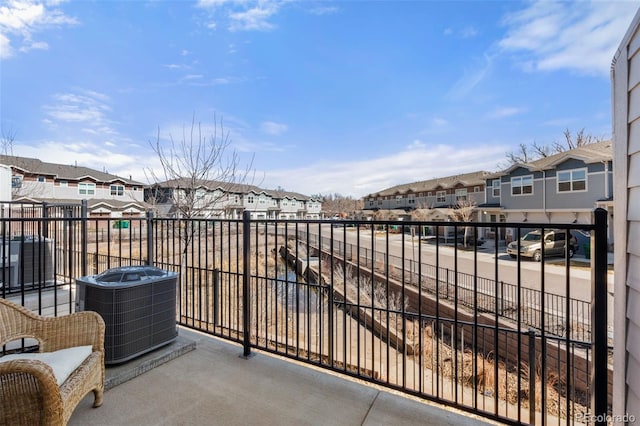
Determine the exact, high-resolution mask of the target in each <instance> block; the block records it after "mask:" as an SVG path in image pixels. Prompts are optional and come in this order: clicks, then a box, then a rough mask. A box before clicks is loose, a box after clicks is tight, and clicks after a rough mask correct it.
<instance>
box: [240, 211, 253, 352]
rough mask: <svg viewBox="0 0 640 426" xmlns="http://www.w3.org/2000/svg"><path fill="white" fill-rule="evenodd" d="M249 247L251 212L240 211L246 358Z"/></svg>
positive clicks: (243, 341) (243, 327)
mask: <svg viewBox="0 0 640 426" xmlns="http://www.w3.org/2000/svg"><path fill="white" fill-rule="evenodd" d="M250 249H251V212H250V211H249V210H245V211H244V212H242V330H243V333H242V334H243V339H242V346H243V351H242V356H243V357H245V358H248V357H249V356H250V355H251V339H250V337H251V335H250V328H251V309H250V308H251V298H250V297H249V296H250V295H249V291H250V290H249V289H250V287H251V286H250V285H249V277H250V272H251V269H250V268H249V260H250V259H251V256H250Z"/></svg>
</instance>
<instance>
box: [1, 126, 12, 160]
mask: <svg viewBox="0 0 640 426" xmlns="http://www.w3.org/2000/svg"><path fill="white" fill-rule="evenodd" d="M1 133H2V134H1V135H0V150H2V151H1V153H2V155H11V156H13V143H14V142H15V140H16V132H15V130H13V129H12V128H10V129H5V128H4V127H3V128H2V132H1Z"/></svg>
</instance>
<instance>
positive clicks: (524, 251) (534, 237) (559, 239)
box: [507, 229, 578, 262]
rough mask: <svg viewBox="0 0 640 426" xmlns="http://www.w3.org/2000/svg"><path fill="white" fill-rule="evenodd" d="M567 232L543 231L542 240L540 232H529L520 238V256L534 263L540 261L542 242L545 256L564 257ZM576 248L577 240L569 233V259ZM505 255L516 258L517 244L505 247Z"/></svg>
mask: <svg viewBox="0 0 640 426" xmlns="http://www.w3.org/2000/svg"><path fill="white" fill-rule="evenodd" d="M567 232H569V231H566V230H564V229H554V230H550V231H545V234H544V239H543V238H542V232H541V231H540V230H536V231H531V232H529V233H527V234H526V235H525V236H524V237H522V238H520V256H521V257H529V258H531V259H533V260H535V261H536V262H540V261H541V260H542V243H543V241H544V255H545V256H564V254H565V252H566V250H565V247H566V242H567ZM577 247H578V240H577V238H576V237H575V236H574V235H573V234H571V232H569V257H570V258H571V257H573V255H574V254H575V252H576V250H577ZM507 253H509V256H511V257H512V258H514V259H515V258H516V257H517V256H518V242H517V241H513V242H511V243H509V245H508V246H507Z"/></svg>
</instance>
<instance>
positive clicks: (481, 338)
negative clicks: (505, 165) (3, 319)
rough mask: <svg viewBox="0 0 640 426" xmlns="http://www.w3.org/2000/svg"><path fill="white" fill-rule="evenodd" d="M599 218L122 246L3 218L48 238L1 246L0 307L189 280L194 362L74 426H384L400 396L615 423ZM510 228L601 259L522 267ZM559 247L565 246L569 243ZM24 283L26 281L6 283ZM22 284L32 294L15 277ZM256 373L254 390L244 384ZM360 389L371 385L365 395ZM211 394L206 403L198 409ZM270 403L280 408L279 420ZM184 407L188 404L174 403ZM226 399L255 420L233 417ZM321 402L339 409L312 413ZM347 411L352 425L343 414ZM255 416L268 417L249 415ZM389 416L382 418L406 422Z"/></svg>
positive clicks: (40, 221) (58, 303)
mask: <svg viewBox="0 0 640 426" xmlns="http://www.w3.org/2000/svg"><path fill="white" fill-rule="evenodd" d="M602 212H603V211H596V212H595V213H594V219H595V220H594V223H590V224H555V223H554V224H534V223H526V224H524V223H456V222H409V223H408V222H394V221H340V223H339V224H338V226H332V225H331V223H326V222H323V221H313V220H299V221H283V220H281V221H275V220H270V219H260V220H252V219H251V218H250V216H249V215H248V214H247V212H245V215H244V218H243V220H218V219H206V220H205V219H201V220H200V219H193V220H184V219H163V218H153V217H152V216H151V215H148V216H147V217H146V218H140V219H131V226H130V227H129V228H127V229H114V228H113V227H112V226H110V225H111V224H110V223H109V221H110V219H93V218H87V217H82V216H80V217H73V218H70V217H69V216H68V215H67V216H64V215H63V216H56V214H55V211H53V212H48V214H47V215H46V217H43V218H34V217H30V218H16V217H10V218H8V219H0V221H2V226H3V227H2V229H5V232H6V233H7V235H8V236H15V235H23V236H24V235H27V234H30V235H36V236H38V238H37V239H34V241H40V242H41V243H39V244H31V245H28V247H29V248H28V249H26V248H24V247H27V246H25V245H23V246H22V247H21V248H16V246H15V245H11V244H6V243H5V244H4V245H3V244H2V241H0V246H1V247H5V253H4V254H3V256H4V258H2V257H0V266H2V270H0V272H1V273H2V276H3V283H5V285H3V287H2V288H0V297H6V298H12V299H14V300H18V301H19V302H21V303H22V304H23V305H25V306H27V307H29V308H30V309H32V310H34V311H37V312H40V313H42V314H45V315H63V314H65V313H69V312H72V311H73V310H74V309H75V305H74V294H75V280H76V278H77V277H80V276H85V275H90V274H95V273H99V272H102V271H104V270H105V269H108V268H112V267H115V266H126V265H140V264H147V263H150V264H153V265H155V266H158V267H160V268H163V269H167V270H172V271H175V272H178V273H179V277H180V279H179V281H178V289H177V290H178V297H177V307H176V308H177V318H176V319H177V322H178V324H179V325H181V326H182V328H181V334H184V335H185V336H187V335H188V336H192V337H193V336H197V337H194V339H195V340H197V342H198V345H197V349H196V350H195V351H194V352H190V353H188V354H186V355H184V356H180V357H178V358H176V359H174V360H172V361H171V362H169V363H167V364H165V365H162V366H161V367H159V368H157V369H154V370H153V371H150V372H147V373H145V374H144V375H142V376H140V377H136V378H135V379H134V380H132V381H131V382H127V383H124V384H122V385H119V386H117V387H115V388H113V389H112V390H110V391H109V392H108V393H107V395H106V398H107V399H106V400H107V401H109V396H110V395H113V398H114V400H115V401H119V402H118V403H117V404H116V407H114V408H112V409H114V410H116V412H115V413H114V414H111V413H110V412H109V411H108V410H110V409H111V408H107V409H105V407H101V408H100V409H97V410H89V409H88V404H84V407H81V410H80V411H79V412H78V414H77V416H80V417H74V419H76V418H77V419H78V420H74V421H77V422H78V423H76V424H81V423H84V422H85V421H87V422H93V421H97V422H98V423H100V422H101V421H103V420H104V419H105V418H111V417H110V416H115V417H114V419H117V418H118V416H121V415H126V414H127V413H124V412H125V411H126V412H129V411H131V413H136V410H135V408H138V410H141V409H142V410H143V411H146V410H147V409H146V408H144V407H145V404H149V405H150V407H152V408H153V407H155V411H158V412H160V413H165V414H164V415H163V417H162V418H163V419H164V418H167V416H170V415H173V413H174V412H175V413H180V412H184V411H181V410H183V409H185V407H187V408H189V410H192V411H193V414H191V411H189V410H187V411H189V415H194V416H198V415H200V414H198V410H200V409H202V410H213V409H212V407H216V410H215V411H220V412H224V410H223V408H224V407H229V408H228V409H229V410H230V412H231V414H229V416H232V417H233V418H235V416H236V415H237V416H239V417H238V418H240V419H243V418H244V417H247V419H248V420H247V422H249V423H251V422H253V421H255V422H256V423H261V419H263V415H261V414H260V412H261V411H264V410H267V412H270V411H268V408H269V407H271V408H270V409H272V410H274V411H273V412H274V413H275V412H277V413H278V415H279V416H283V415H285V416H287V415H289V416H292V422H293V421H294V419H295V416H297V415H298V414H296V413H298V411H297V410H298V405H300V406H301V407H302V408H303V412H309V413H307V414H306V416H307V417H305V418H309V419H313V417H309V416H313V415H321V416H322V417H320V419H326V418H327V417H326V416H330V415H336V416H338V417H336V420H339V419H344V422H341V421H336V423H338V424H345V423H346V424H350V423H351V422H350V420H349V419H352V418H353V419H354V421H358V422H362V421H367V422H368V421H372V422H375V421H376V420H373V419H372V418H371V417H370V416H366V413H367V412H368V411H369V410H371V412H376V413H378V412H379V411H378V410H382V407H383V406H385V407H386V406H387V398H391V396H387V395H389V394H394V395H396V393H400V394H401V395H404V399H403V398H402V397H400V398H399V399H398V400H397V401H398V404H400V405H401V406H404V404H409V405H412V406H413V405H414V403H416V404H417V405H415V407H418V408H415V407H414V408H410V409H407V411H408V412H411V413H413V412H414V411H413V410H414V409H417V410H422V409H426V407H429V408H428V409H429V410H432V409H433V407H431V406H430V405H428V404H426V401H431V402H435V403H438V404H441V406H440V408H438V409H435V410H436V412H440V413H441V414H442V415H445V416H449V414H450V410H449V409H443V408H442V407H443V406H447V407H453V408H456V409H459V410H462V411H464V414H463V417H465V418H469V419H471V418H475V416H481V417H482V418H484V419H487V420H497V421H501V422H505V423H513V424H527V423H529V424H547V423H548V424H566V423H571V424H574V423H577V424H579V423H581V422H583V421H585V420H586V419H587V418H588V417H589V415H591V414H590V413H602V412H606V411H607V410H608V409H609V406H610V395H611V374H612V367H611V365H610V364H609V363H608V359H609V352H608V351H609V350H610V347H609V346H610V342H609V340H608V332H609V331H610V329H608V328H607V327H608V325H610V321H609V318H608V317H607V303H608V300H609V299H610V298H611V297H610V295H609V294H608V293H607V253H606V243H607V241H606V214H603V213H602ZM605 213H606V212H605ZM603 218H604V222H603ZM104 222H106V223H104ZM501 227H504V228H509V231H510V232H509V233H510V234H511V235H514V236H515V238H516V240H519V237H520V236H523V235H525V233H526V232H527V231H528V230H530V229H541V230H544V229H552V228H553V229H556V228H558V229H567V230H571V231H575V232H581V233H582V235H583V237H584V238H586V239H588V241H589V243H590V247H592V252H591V253H590V254H591V256H590V259H586V256H585V255H584V253H581V254H579V255H578V256H580V257H581V260H582V262H576V260H577V259H571V258H570V256H569V254H570V253H569V250H564V251H563V250H559V251H558V250H554V251H552V250H551V249H552V248H553V247H551V246H546V245H542V246H541V250H542V253H541V258H542V259H543V261H541V262H533V261H531V260H527V259H525V258H524V257H521V256H516V258H513V259H512V258H510V257H509V255H508V254H507V253H506V252H504V244H503V243H504V242H502V241H498V240H497V239H496V238H497V237H496V236H498V235H504V234H505V233H504V232H498V231H499V229H498V228H501ZM451 230H453V232H454V235H457V234H458V232H460V231H463V232H465V233H468V234H469V236H470V237H471V238H469V240H470V241H477V240H478V238H480V237H481V236H484V237H485V240H486V238H488V237H487V236H488V235H493V240H489V241H487V242H486V244H483V245H482V246H478V245H476V244H471V245H468V246H465V245H464V244H463V242H460V241H458V240H457V239H456V240H455V241H454V242H453V243H451V244H447V243H446V242H445V238H444V237H445V236H446V235H447V233H448V232H449V231H451ZM408 231H411V232H408ZM566 235H569V233H568V232H567V233H566ZM426 236H428V237H429V238H424V237H426ZM0 238H1V237H0ZM5 239H8V240H11V239H12V237H11V238H9V237H5ZM464 240H466V238H465V239H464ZM464 240H463V241H464ZM45 243H46V244H45ZM563 243H564V246H563V247H569V243H570V241H569V240H568V239H567V240H566V241H563ZM46 247H52V248H55V249H54V250H49V251H45V248H46ZM547 250H548V252H547ZM28 252H31V253H30V254H31V255H32V256H31V257H29V258H30V259H36V260H34V261H32V264H31V265H30V266H29V265H25V264H24V262H22V261H21V260H20V259H23V258H25V259H26V258H27V257H25V255H27V254H29V253H28ZM47 253H48V254H47ZM36 254H37V255H36ZM546 254H554V255H555V256H554V257H547V256H545V255H546ZM13 259H15V261H14V260H13ZM12 262H14V263H12ZM11 268H13V269H11ZM12 270H13V271H14V272H13V273H16V272H17V273H18V275H17V277H18V280H17V281H16V280H12V279H11V276H5V275H7V274H8V275H11V274H12V272H10V271H12ZM27 272H28V273H27ZM25 276H28V277H31V281H30V282H24V281H25V279H23V278H20V277H25ZM52 277H53V278H52ZM198 332H199V333H203V334H196V333H198ZM218 339H223V340H224V341H221V340H218ZM235 345H238V346H235ZM223 354H224V357H223ZM239 355H243V356H244V357H245V358H247V359H243V358H240V357H239ZM251 355H256V356H253V357H251ZM196 361H197V362H196ZM192 362H193V364H192ZM198 363H200V364H198ZM300 363H303V364H305V365H306V367H302V366H301V365H300ZM236 369H237V374H236V373H233V374H232V373H230V372H235V371H236ZM321 371H322V372H324V373H321ZM248 372H250V373H251V374H250V378H251V380H254V381H255V383H252V382H251V380H249V379H246V380H244V381H241V380H240V379H237V378H234V376H235V375H237V376H238V377H240V378H241V377H246V375H247V373H248ZM336 375H338V376H336ZM154 378H155V379H154ZM302 378H309V382H311V383H313V381H320V382H321V383H322V384H323V385H322V387H323V388H324V387H326V388H327V389H328V391H325V390H324V389H322V390H320V389H314V388H313V387H312V388H311V389H310V388H308V387H305V386H303V385H302ZM305 380H306V379H305ZM351 380H359V381H360V382H359V383H358V384H357V389H358V390H357V392H352V389H353V387H354V386H356V384H354V382H352V381H351ZM150 381H153V382H151V383H150ZM325 381H329V384H325ZM364 382H366V385H364V384H362V383H364ZM137 383H139V385H137V386H140V389H145V392H151V394H150V396H149V398H145V401H142V400H139V399H137V398H138V397H137V396H135V395H136V392H137V390H136V389H137V388H135V386H136V384H137ZM241 385H242V386H245V387H244V388H242V387H241ZM338 385H339V386H346V388H344V389H343V388H341V387H338V388H336V387H335V386H338ZM379 387H382V388H384V389H386V390H385V391H384V392H381V393H380V395H385V397H384V400H380V398H379V397H374V398H373V399H367V398H366V397H365V396H366V395H371V392H374V390H373V389H376V390H375V392H378V390H379V389H381V388H379ZM302 388H304V389H302ZM176 389H177V390H176ZM187 389H191V390H187ZM220 389H225V390H224V391H221V390H220ZM227 389H232V390H231V391H230V392H227ZM345 389H346V390H345ZM141 392H142V391H141ZM318 392H320V393H318ZM345 393H346V394H352V393H353V394H355V395H356V396H350V398H351V399H355V400H358V401H359V400H360V397H362V402H363V403H364V406H362V407H359V406H357V405H356V402H355V401H351V400H350V399H349V398H343V397H340V395H344V394H345ZM201 394H202V395H205V396H206V397H205V399H206V401H209V402H208V404H204V405H203V404H196V403H194V402H189V401H190V400H194V398H196V399H195V400H196V401H197V400H199V399H197V398H199V395H201ZM265 395H267V396H268V397H269V398H276V397H277V398H280V399H277V401H279V402H278V403H277V404H273V405H272V406H269V405H268V404H266V403H265ZM308 395H314V396H317V398H315V397H314V398H308V397H307V396H308ZM376 395H377V394H376ZM163 398H168V399H167V400H165V399H163ZM180 398H185V399H184V400H183V401H180V402H179V404H178V403H176V402H175V401H179V400H180ZM410 398H419V399H420V401H419V402H416V401H412V402H409V400H410ZM307 399H308V401H307ZM394 399H395V397H394ZM231 400H233V404H236V403H237V404H242V405H240V407H241V408H239V409H238V411H236V408H233V407H234V405H232V402H231ZM318 400H319V401H330V403H329V404H324V403H322V404H320V407H317V408H316V407H315V405H314V403H316V404H317V402H318ZM120 401H121V402H120ZM130 401H137V403H135V404H133V407H132V409H131V410H128V409H126V410H125V409H122V408H121V406H122V407H126V406H127V405H126V404H128V403H130ZM291 401H295V402H291ZM345 401H347V402H345ZM372 401H373V402H372ZM218 402H220V404H221V405H217V404H218ZM383 402H384V404H383ZM156 404H157V405H156ZM341 404H343V405H341ZM345 404H346V408H349V409H351V410H353V411H354V412H353V413H348V414H340V413H342V410H341V409H340V408H339V407H342V406H345ZM199 405H203V407H202V408H197V409H196V407H198V406H199ZM254 405H255V406H256V407H259V409H257V410H256V411H257V412H256V413H252V412H248V411H250V410H249V407H252V406H254ZM334 405H335V410H334V409H333V407H334ZM164 407H176V408H172V409H170V410H167V409H165V408H164ZM260 407H263V408H260ZM326 407H331V408H329V409H327V408H326ZM388 409H389V410H390V411H388V412H387V411H384V410H382V411H380V412H379V413H380V414H379V417H380V418H384V416H385V415H388V416H401V414H399V413H400V412H402V413H404V410H400V409H398V408H394V406H389V408H388ZM385 410H386V409H385ZM121 411H122V412H123V413H121ZM155 411H154V413H155ZM280 411H282V412H280ZM325 411H328V412H329V413H328V414H327V413H325ZM103 413H105V414H103ZM106 413H108V414H106ZM131 413H129V414H131ZM207 413H208V414H207ZM314 413H315V414H314ZM319 413H320V414H319ZM358 413H359V414H358ZM385 413H386V414H385ZM389 413H391V414H389ZM152 415H156V414H152ZM184 415H187V414H184ZM201 415H202V416H203V417H200V418H204V416H209V415H212V414H211V411H205V414H201ZM412 415H413V414H412ZM422 415H425V414H424V413H423V414H421V416H422ZM82 416H98V417H97V418H96V419H97V420H91V419H89V418H88V417H87V418H85V417H82ZM243 416H244V417H243ZM249 416H256V417H249ZM265 416H266V415H265ZM351 416H355V417H351ZM358 416H360V417H358ZM365 416H366V417H365ZM428 416H436V414H433V413H430V414H428ZM265 418H266V417H265ZM398 418H399V419H403V417H398ZM123 421H125V419H123ZM129 421H131V422H133V423H138V421H143V422H144V419H128V421H127V422H129ZM193 422H194V423H197V422H198V421H197V420H194V421H193ZM239 422H242V421H239ZM407 422H408V423H410V422H411V421H410V419H409V420H407ZM454 422H455V423H458V422H459V420H455V421H454ZM115 423H116V424H117V423H118V422H115ZM187 423H188V422H187ZM264 423H267V422H266V421H265V422H264ZM394 423H400V422H394ZM438 423H439V422H438Z"/></svg>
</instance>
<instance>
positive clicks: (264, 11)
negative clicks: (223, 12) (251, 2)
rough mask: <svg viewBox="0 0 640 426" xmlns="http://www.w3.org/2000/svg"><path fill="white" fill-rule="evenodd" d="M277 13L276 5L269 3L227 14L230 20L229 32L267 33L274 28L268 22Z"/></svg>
mask: <svg viewBox="0 0 640 426" xmlns="http://www.w3.org/2000/svg"><path fill="white" fill-rule="evenodd" d="M277 11H278V6H277V5H276V4H272V3H269V4H267V5H258V6H256V7H254V8H251V9H247V10H245V11H242V12H233V13H231V14H229V17H230V18H231V25H230V26H229V30H231V31H268V30H271V29H273V28H275V25H274V24H272V23H271V22H269V19H270V18H271V16H273V15H274V14H275V13H276V12H277Z"/></svg>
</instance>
